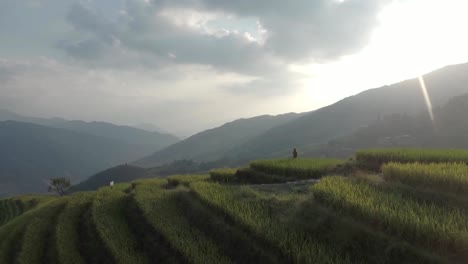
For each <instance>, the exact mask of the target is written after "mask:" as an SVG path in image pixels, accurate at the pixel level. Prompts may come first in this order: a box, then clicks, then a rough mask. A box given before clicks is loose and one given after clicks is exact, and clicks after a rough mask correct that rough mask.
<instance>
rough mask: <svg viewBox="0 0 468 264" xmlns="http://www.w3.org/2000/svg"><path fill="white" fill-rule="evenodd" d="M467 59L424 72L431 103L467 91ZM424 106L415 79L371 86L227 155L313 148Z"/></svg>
mask: <svg viewBox="0 0 468 264" xmlns="http://www.w3.org/2000/svg"><path fill="white" fill-rule="evenodd" d="M467 72H468V63H467V64H460V65H452V66H447V67H445V68H442V69H440V70H437V71H434V72H432V73H429V74H427V75H425V76H424V78H425V82H426V85H427V89H428V93H429V95H430V97H431V100H432V104H433V105H435V106H438V105H442V104H444V103H446V102H447V101H448V99H449V98H451V97H453V96H456V95H460V94H463V93H468V85H467V84H468V75H467V74H466V73H467ZM425 109H426V103H425V101H424V98H423V95H422V92H421V87H420V84H419V81H418V79H412V80H407V81H404V82H401V83H397V84H394V85H391V86H385V87H382V88H377V89H371V90H367V91H365V92H362V93H360V94H358V95H355V96H351V97H348V98H346V99H343V100H341V101H339V102H337V103H335V104H333V105H330V106H327V107H324V108H321V109H319V110H316V111H314V112H311V113H308V114H306V115H304V116H302V117H300V118H297V119H296V120H293V121H291V122H289V123H286V124H283V125H280V126H278V127H275V128H272V129H271V130H269V131H267V132H266V133H264V134H261V135H259V136H257V137H255V138H254V139H251V140H249V141H248V142H246V143H244V144H242V145H240V146H238V147H237V148H236V149H234V150H233V151H232V152H231V153H230V156H231V157H234V158H240V157H243V158H258V157H269V156H281V155H283V156H284V155H289V152H290V151H291V149H292V148H294V147H298V148H300V150H307V149H310V148H314V147H316V146H317V145H319V144H323V143H325V142H327V141H328V140H330V139H333V138H337V137H340V136H344V135H346V134H349V133H351V132H352V131H354V130H356V129H358V128H360V127H362V126H365V125H368V124H370V123H371V122H373V121H375V120H377V119H378V118H379V117H380V116H384V115H388V114H392V113H407V114H414V113H419V112H421V111H423V110H425Z"/></svg>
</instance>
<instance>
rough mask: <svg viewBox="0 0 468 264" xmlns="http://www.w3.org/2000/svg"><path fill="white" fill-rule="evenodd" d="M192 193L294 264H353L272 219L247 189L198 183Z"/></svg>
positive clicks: (265, 205) (268, 208)
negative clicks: (281, 253) (262, 239)
mask: <svg viewBox="0 0 468 264" xmlns="http://www.w3.org/2000/svg"><path fill="white" fill-rule="evenodd" d="M191 188H192V189H193V191H194V192H195V193H196V194H197V195H198V196H199V197H200V198H201V199H202V200H203V201H204V202H205V203H207V204H210V205H212V206H214V207H217V208H220V209H221V210H222V211H224V212H225V213H226V214H227V215H228V216H229V217H231V218H232V219H233V220H234V221H236V222H238V223H241V224H242V225H244V226H246V227H248V228H249V229H250V231H252V232H253V235H254V236H259V237H264V239H266V241H269V242H270V243H272V244H273V245H275V246H277V247H278V248H279V249H280V250H281V251H282V252H283V253H284V254H285V255H286V256H288V258H289V260H290V261H291V262H295V263H350V261H349V259H348V257H346V256H342V255H341V254H340V253H338V252H333V251H332V250H330V249H328V248H326V247H324V246H323V245H321V244H319V243H317V242H315V241H313V239H311V238H310V237H308V235H307V234H304V233H302V232H296V231H295V230H294V229H293V228H289V227H288V226H287V225H284V224H282V223H281V222H280V221H279V219H278V218H277V217H275V216H274V215H273V211H272V208H271V204H269V202H268V201H266V200H262V199H260V197H258V196H257V195H256V194H255V193H254V192H252V191H251V190H249V189H246V188H245V187H241V189H239V187H233V186H222V185H219V184H216V183H207V182H196V183H194V184H192V185H191Z"/></svg>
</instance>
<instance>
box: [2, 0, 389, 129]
mask: <svg viewBox="0 0 468 264" xmlns="http://www.w3.org/2000/svg"><path fill="white" fill-rule="evenodd" d="M389 1H391V0H345V1H338V0H314V1H310V0H296V1H284V0H268V1H267V0H257V1H251V0H236V1H232V0H149V1H145V0H99V1H98V0H60V1H59V0H43V1H38V0H24V1H16V0H4V1H2V0H0V43H2V45H0V60H1V59H2V58H4V59H6V60H3V62H2V61H0V82H2V85H0V104H1V105H4V106H6V107H8V108H11V109H12V110H16V111H19V112H23V113H25V114H28V113H30V114H33V115H35V114H39V115H45V116H47V115H63V116H65V117H70V118H77V119H80V118H83V119H88V120H92V119H94V120H96V119H103V120H109V121H115V122H121V123H135V121H136V120H141V121H144V122H155V120H156V122H157V123H159V121H160V120H161V123H162V126H166V127H177V126H178V125H180V126H182V125H184V126H186V128H180V129H181V130H183V129H187V128H188V129H190V130H192V131H193V130H194V129H195V130H198V129H202V128H204V127H207V126H211V125H214V124H215V123H217V124H219V123H220V122H222V121H228V120H229V119H233V118H235V117H238V116H251V115H252V113H267V112H268V113H272V112H273V113H274V111H280V110H278V109H279V108H278V107H277V106H278V105H279V104H282V105H290V103H289V102H288V101H287V100H293V99H291V98H293V97H294V96H293V95H294V94H295V92H296V91H297V89H302V88H303V87H304V82H302V79H303V78H304V76H299V75H297V73H296V72H294V71H291V70H290V69H291V64H302V63H310V62H311V61H328V60H335V59H337V58H339V57H341V56H343V55H347V54H351V53H354V52H356V51H358V50H360V49H362V48H363V47H365V45H366V44H367V40H368V38H369V34H370V33H371V32H372V30H373V28H374V26H375V24H376V21H377V20H376V17H377V14H378V12H379V10H380V9H381V8H382V6H383V5H384V4H385V3H387V2H389ZM2 63H3V64H2ZM219 102H222V103H219ZM240 103H241V104H242V107H238V106H239V104H240ZM288 107H289V106H288ZM174 109H176V110H177V111H175V110H174ZM226 109H229V111H228V112H227V110H226ZM281 109H285V108H281ZM287 111H290V109H288V110H287ZM168 116H170V118H167V117H168ZM163 119H164V120H163ZM169 119H170V120H169ZM188 119H189V120H193V122H192V123H193V124H189V123H188V122H187V121H186V120H188ZM189 127H190V128H189Z"/></svg>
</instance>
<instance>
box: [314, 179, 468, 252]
mask: <svg viewBox="0 0 468 264" xmlns="http://www.w3.org/2000/svg"><path fill="white" fill-rule="evenodd" d="M312 190H313V192H314V195H315V197H316V198H317V199H318V200H319V201H321V202H322V203H324V204H326V205H329V206H332V207H333V208H334V209H336V210H344V211H347V212H349V213H351V214H352V215H354V216H356V217H358V218H359V219H361V220H363V221H365V222H367V223H368V224H369V225H371V226H375V227H378V228H381V229H383V230H384V231H386V232H389V233H391V234H394V235H396V236H399V237H402V238H404V239H406V240H408V241H410V242H413V243H418V244H420V245H423V246H425V247H427V248H431V249H433V250H437V251H443V252H447V251H449V252H451V251H453V252H458V253H460V252H465V251H466V250H467V249H468V222H467V220H466V219H467V217H468V215H467V214H466V211H464V210H461V209H459V208H451V207H447V206H444V207H441V206H438V205H436V204H431V203H421V202H418V201H416V200H414V199H410V198H409V197H402V194H401V193H400V192H399V191H398V190H397V189H392V190H386V191H383V190H382V189H380V188H379V187H378V186H373V185H370V184H367V183H365V182H358V181H353V180H351V179H345V178H343V177H338V176H334V177H327V178H324V179H322V181H320V182H319V183H317V184H316V185H315V186H313V188H312Z"/></svg>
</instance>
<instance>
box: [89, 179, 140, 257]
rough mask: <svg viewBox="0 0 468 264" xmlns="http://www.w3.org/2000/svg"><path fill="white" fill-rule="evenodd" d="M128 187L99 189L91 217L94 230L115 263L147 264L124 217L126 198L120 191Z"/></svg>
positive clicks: (118, 186)
mask: <svg viewBox="0 0 468 264" xmlns="http://www.w3.org/2000/svg"><path fill="white" fill-rule="evenodd" d="M126 188H128V186H123V185H122V186H120V185H116V186H114V188H113V189H110V188H109V187H105V188H101V189H100V190H98V191H97V193H96V197H95V199H94V201H93V206H92V215H93V221H94V224H95V225H96V229H97V231H98V233H99V235H100V237H101V238H102V240H103V241H104V243H105V245H106V247H107V248H108V249H109V250H110V252H111V253H112V255H113V256H114V258H115V261H116V262H117V263H122V264H125V263H136V264H137V263H148V262H147V259H146V258H145V256H144V255H143V254H142V252H140V251H138V249H137V248H138V247H137V242H136V240H137V239H138V238H136V237H134V235H133V233H132V232H131V231H130V227H129V224H131V223H128V222H127V221H126V217H125V206H127V203H128V199H129V198H128V197H127V195H126V194H125V193H123V192H121V191H120V190H124V189H126Z"/></svg>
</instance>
